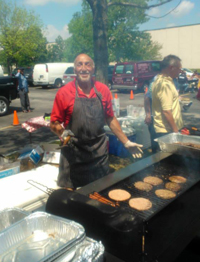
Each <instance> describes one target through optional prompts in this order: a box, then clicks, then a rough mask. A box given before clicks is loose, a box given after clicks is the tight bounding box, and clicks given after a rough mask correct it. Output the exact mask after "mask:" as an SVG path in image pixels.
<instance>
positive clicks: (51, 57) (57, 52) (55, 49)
mask: <svg viewBox="0 0 200 262" xmlns="http://www.w3.org/2000/svg"><path fill="white" fill-rule="evenodd" d="M64 50H65V41H64V40H63V38H62V37H61V36H60V35H59V36H58V37H57V38H56V40H55V44H52V45H51V46H50V47H49V49H48V52H47V56H48V61H49V62H62V61H65V59H64Z"/></svg>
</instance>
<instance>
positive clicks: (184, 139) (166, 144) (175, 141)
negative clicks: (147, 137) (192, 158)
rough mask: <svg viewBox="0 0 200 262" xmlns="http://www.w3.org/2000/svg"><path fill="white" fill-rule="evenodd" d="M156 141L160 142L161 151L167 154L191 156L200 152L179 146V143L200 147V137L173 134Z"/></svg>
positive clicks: (189, 147)
mask: <svg viewBox="0 0 200 262" xmlns="http://www.w3.org/2000/svg"><path fill="white" fill-rule="evenodd" d="M155 141H156V142H158V144H159V147H160V149H161V151H163V152H167V153H178V154H181V155H183V154H184V155H191V154H195V153H197V152H200V149H197V148H194V147H191V146H185V145H181V144H179V143H192V144H196V145H200V137H198V136H189V135H182V134H180V133H171V134H168V135H164V136H162V137H159V138H156V139H155Z"/></svg>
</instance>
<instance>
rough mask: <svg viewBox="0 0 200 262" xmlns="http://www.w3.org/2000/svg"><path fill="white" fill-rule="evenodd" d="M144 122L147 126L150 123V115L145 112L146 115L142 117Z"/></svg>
mask: <svg viewBox="0 0 200 262" xmlns="http://www.w3.org/2000/svg"><path fill="white" fill-rule="evenodd" d="M144 122H145V124H147V125H148V126H149V125H150V124H151V123H152V120H151V115H150V114H146V117H145V119H144Z"/></svg>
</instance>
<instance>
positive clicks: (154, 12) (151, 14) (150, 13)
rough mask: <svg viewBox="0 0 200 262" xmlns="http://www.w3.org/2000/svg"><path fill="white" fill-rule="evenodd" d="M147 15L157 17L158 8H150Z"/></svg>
mask: <svg viewBox="0 0 200 262" xmlns="http://www.w3.org/2000/svg"><path fill="white" fill-rule="evenodd" d="M148 15H150V16H159V15H160V9H159V8H158V7H154V8H151V9H150V10H149V11H148Z"/></svg>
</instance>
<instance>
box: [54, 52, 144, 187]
mask: <svg viewBox="0 0 200 262" xmlns="http://www.w3.org/2000/svg"><path fill="white" fill-rule="evenodd" d="M74 71H75V74H76V79H74V81H72V82H69V83H68V84H66V85H65V86H64V87H62V88H61V89H60V90H59V91H58V92H57V94H56V97H55V100H54V104H53V109H52V112H51V123H50V128H51V130H52V131H53V132H54V133H55V134H57V135H58V136H59V137H61V138H63V139H64V138H65V137H68V135H69V134H71V136H72V137H71V139H70V143H69V144H68V146H66V147H63V148H62V149H61V158H60V169H59V176H58V180H59V181H64V183H62V185H61V186H64V187H69V186H71V185H68V183H67V182H68V181H69V177H70V180H71V181H70V182H71V184H72V186H73V188H77V187H82V186H84V185H86V184H88V183H91V182H93V181H95V180H97V179H99V178H101V177H103V176H106V175H108V173H109V163H108V150H107V140H106V134H105V131H104V125H105V123H107V124H108V126H109V127H110V129H111V130H112V132H113V133H114V134H115V135H116V136H117V138H118V139H119V141H121V143H122V144H123V145H124V146H125V148H127V149H128V150H129V151H130V153H131V154H132V155H133V157H141V156H142V150H141V149H140V147H142V145H139V144H136V143H133V142H131V141H129V139H128V138H127V136H126V135H125V134H124V133H123V132H122V129H121V127H120V124H119V122H118V120H117V119H116V117H115V116H114V113H113V108H112V102H111V93H110V90H109V89H108V87H107V86H106V85H104V84H102V83H100V82H98V81H94V82H93V80H92V75H93V74H94V62H93V60H92V59H91V58H90V57H89V56H88V55H86V54H80V55H78V56H77V57H76V59H75V61H74ZM73 135H74V136H73ZM63 167H67V168H63Z"/></svg>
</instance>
